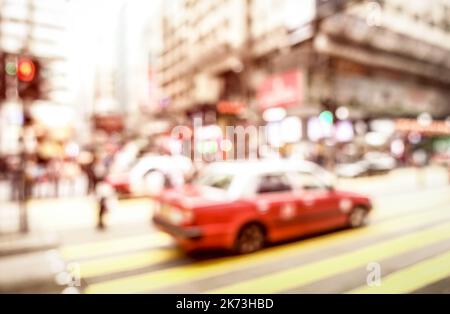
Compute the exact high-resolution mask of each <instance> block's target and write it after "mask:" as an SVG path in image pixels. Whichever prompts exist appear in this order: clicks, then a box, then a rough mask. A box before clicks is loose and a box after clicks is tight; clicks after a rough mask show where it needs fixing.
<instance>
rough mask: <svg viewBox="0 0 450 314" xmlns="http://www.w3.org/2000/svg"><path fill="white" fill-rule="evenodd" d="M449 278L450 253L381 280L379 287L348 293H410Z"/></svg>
mask: <svg viewBox="0 0 450 314" xmlns="http://www.w3.org/2000/svg"><path fill="white" fill-rule="evenodd" d="M447 277H450V252H447V253H444V254H442V255H439V256H437V257H434V258H430V259H427V260H425V261H423V262H420V263H417V264H415V265H413V266H411V267H408V268H405V269H402V270H400V271H398V272H395V273H392V274H390V275H388V276H386V277H385V278H382V281H381V285H380V286H363V287H360V288H357V289H355V290H352V291H350V292H349V293H355V294H356V293H359V294H364V293H372V294H374V293H384V294H400V293H410V292H413V291H415V290H418V289H420V288H423V287H425V286H427V285H430V284H433V283H434V282H437V281H439V280H442V279H445V278H447Z"/></svg>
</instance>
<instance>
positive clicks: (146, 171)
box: [107, 155, 194, 196]
mask: <svg viewBox="0 0 450 314" xmlns="http://www.w3.org/2000/svg"><path fill="white" fill-rule="evenodd" d="M193 171H194V167H193V164H192V162H191V160H190V159H189V158H187V157H185V156H182V155H179V156H161V155H146V156H143V157H142V158H140V159H138V161H137V162H136V163H135V164H134V165H133V166H132V167H131V169H129V170H128V171H124V172H120V173H112V174H110V175H109V176H108V178H107V182H108V183H109V184H111V185H112V186H113V187H114V188H115V190H116V191H117V192H119V193H122V194H131V195H133V196H156V195H158V194H159V193H160V192H161V191H162V190H163V189H164V188H165V187H166V186H181V185H183V184H184V183H185V177H187V176H190V175H191V174H192V173H193Z"/></svg>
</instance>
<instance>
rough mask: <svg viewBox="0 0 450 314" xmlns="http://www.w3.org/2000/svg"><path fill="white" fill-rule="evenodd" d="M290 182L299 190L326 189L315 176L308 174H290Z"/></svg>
mask: <svg viewBox="0 0 450 314" xmlns="http://www.w3.org/2000/svg"><path fill="white" fill-rule="evenodd" d="M290 177H292V182H293V184H294V186H295V187H296V188H297V189H300V190H323V189H326V186H325V184H324V183H323V182H322V181H320V180H319V178H317V177H316V176H314V175H313V174H312V173H309V172H295V173H292V174H290Z"/></svg>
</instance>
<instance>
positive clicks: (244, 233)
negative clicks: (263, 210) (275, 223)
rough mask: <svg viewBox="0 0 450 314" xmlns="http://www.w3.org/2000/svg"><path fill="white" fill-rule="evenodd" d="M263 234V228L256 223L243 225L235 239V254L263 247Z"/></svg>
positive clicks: (254, 250) (251, 251) (250, 251)
mask: <svg viewBox="0 0 450 314" xmlns="http://www.w3.org/2000/svg"><path fill="white" fill-rule="evenodd" d="M264 244H265V234H264V230H263V228H262V227H261V226H260V225H258V224H250V225H246V226H244V227H243V228H242V229H241V231H240V232H239V234H238V237H237V239H236V243H235V247H234V251H235V252H236V253H237V254H249V253H253V252H256V251H258V250H260V249H262V248H263V247H264Z"/></svg>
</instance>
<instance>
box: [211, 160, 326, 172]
mask: <svg viewBox="0 0 450 314" xmlns="http://www.w3.org/2000/svg"><path fill="white" fill-rule="evenodd" d="M204 171H207V172H209V171H211V172H217V173H229V174H230V175H237V174H239V175H261V174H267V173H273V172H279V171H305V172H316V171H324V172H325V170H324V169H322V168H321V167H319V166H318V165H316V164H315V163H312V162H309V161H305V160H290V159H275V160H244V161H223V162H215V163H212V164H210V165H208V166H206V167H205V168H204Z"/></svg>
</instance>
